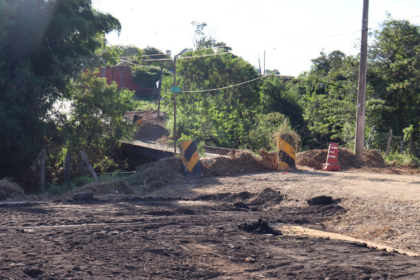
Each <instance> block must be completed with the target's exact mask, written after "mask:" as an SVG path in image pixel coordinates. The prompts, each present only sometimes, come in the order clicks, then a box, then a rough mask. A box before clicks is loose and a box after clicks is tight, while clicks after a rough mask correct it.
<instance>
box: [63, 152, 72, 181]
mask: <svg viewBox="0 0 420 280" xmlns="http://www.w3.org/2000/svg"><path fill="white" fill-rule="evenodd" d="M70 180H71V153H70V152H67V154H66V157H65V158H64V183H69V182H70Z"/></svg>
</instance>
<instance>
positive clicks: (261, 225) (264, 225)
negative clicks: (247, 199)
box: [238, 218, 282, 235]
mask: <svg viewBox="0 0 420 280" xmlns="http://www.w3.org/2000/svg"><path fill="white" fill-rule="evenodd" d="M238 228H239V229H241V230H244V231H246V232H254V233H258V234H273V235H282V233H281V232H280V231H279V230H275V229H274V228H272V227H270V226H269V225H268V222H266V221H263V220H262V219H261V218H259V219H258V221H255V222H245V223H242V224H238Z"/></svg>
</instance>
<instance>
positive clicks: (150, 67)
mask: <svg viewBox="0 0 420 280" xmlns="http://www.w3.org/2000/svg"><path fill="white" fill-rule="evenodd" d="M121 61H122V62H125V63H128V64H132V65H136V66H143V67H148V68H157V69H159V67H158V66H153V65H152V66H149V65H140V64H136V63H133V62H130V61H127V60H123V59H121Z"/></svg>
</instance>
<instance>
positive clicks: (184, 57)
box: [178, 52, 231, 59]
mask: <svg viewBox="0 0 420 280" xmlns="http://www.w3.org/2000/svg"><path fill="white" fill-rule="evenodd" d="M229 53H230V54H231V52H224V53H211V54H203V55H194V56H181V57H179V58H178V59H187V58H197V57H207V56H215V55H222V54H229Z"/></svg>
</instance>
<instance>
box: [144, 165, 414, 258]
mask: <svg viewBox="0 0 420 280" xmlns="http://www.w3.org/2000/svg"><path fill="white" fill-rule="evenodd" d="M267 187H269V188H272V189H274V190H278V191H280V192H281V193H283V194H285V195H287V197H288V199H286V200H285V201H284V202H282V207H285V206H287V207H302V208H305V207H308V204H307V200H308V199H310V198H312V197H315V196H319V195H329V196H332V197H333V198H341V200H342V202H341V204H340V205H341V206H342V207H344V208H345V209H347V213H345V214H342V215H339V216H337V217H336V218H334V219H333V220H329V221H325V222H323V223H322V226H323V229H324V230H325V231H330V232H335V233H340V234H345V235H348V236H351V237H354V238H360V239H364V240H366V241H371V242H374V243H378V244H382V245H386V246H391V247H394V248H398V249H402V250H408V251H412V252H416V253H420V239H419V227H420V220H419V218H418V217H419V216H420V192H419V190H420V176H418V175H396V174H376V173H368V172H360V171H357V172H355V171H346V172H322V171H311V170H309V169H307V170H303V171H301V172H295V173H287V172H268V173H259V174H246V175H241V176H226V177H211V178H200V179H193V180H189V181H188V183H187V184H173V185H168V186H166V187H164V188H159V189H156V190H154V191H153V192H151V195H152V196H153V195H154V196H171V197H178V196H182V197H194V196H196V195H197V194H204V193H223V192H241V191H248V192H251V193H254V192H260V191H262V190H263V189H264V188H267Z"/></svg>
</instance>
